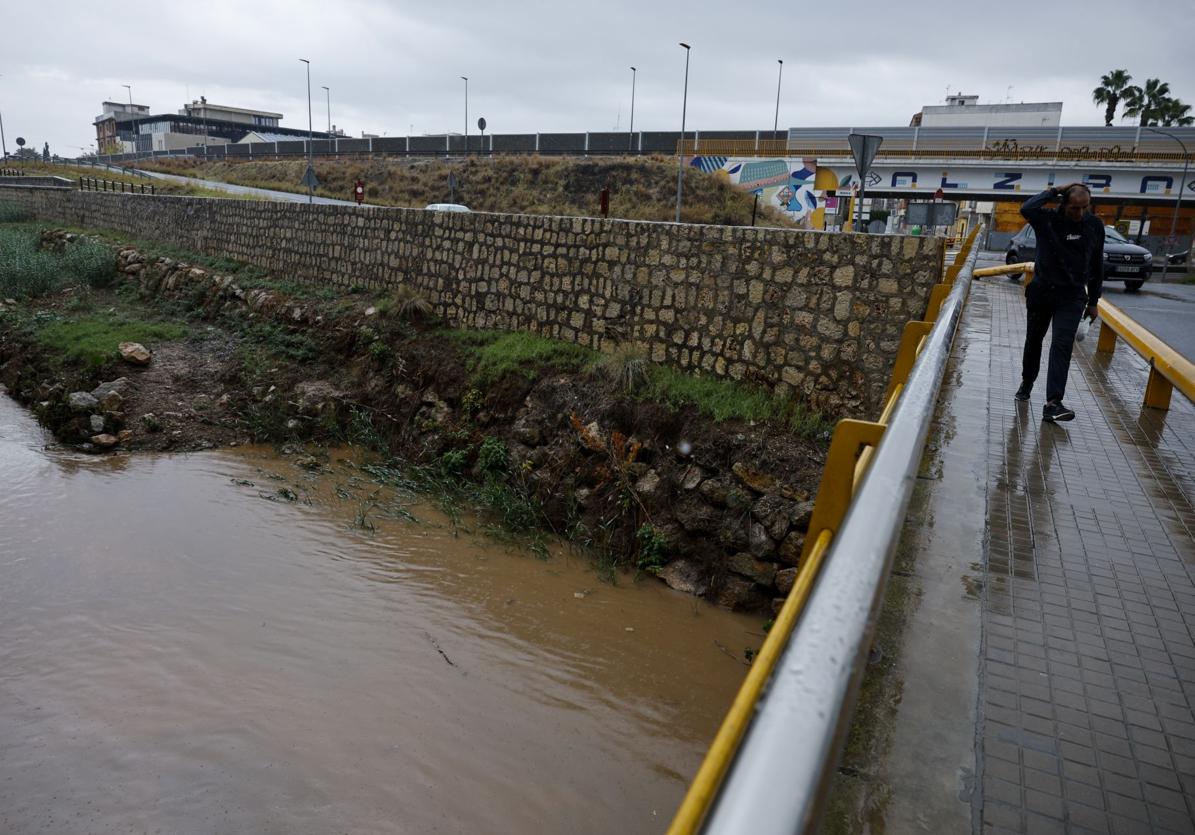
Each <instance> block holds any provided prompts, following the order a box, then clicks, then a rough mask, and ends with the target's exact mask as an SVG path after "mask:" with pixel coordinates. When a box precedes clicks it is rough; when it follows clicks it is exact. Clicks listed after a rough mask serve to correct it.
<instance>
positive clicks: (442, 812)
mask: <svg viewBox="0 0 1195 835" xmlns="http://www.w3.org/2000/svg"><path fill="white" fill-rule="evenodd" d="M51 442H52V439H51V438H50V437H49V436H48V435H45V434H43V433H42V431H41V430H40V429H39V428H38V426H37V424H36V423H35V422H34V420H33V419H32V418H31V417H30V416H29V414H28V413H27V412H25V411H24V410H23V409H21V408H20V407H19V406H18V405H17V404H16V403H15V402H14V401H12V400H11V399H9V398H8V397H7V395H4V394H3V392H2V390H0V474H2V480H3V489H2V491H0V832H3V833H6V835H17V834H18V833H30V832H38V833H42V832H45V833H56V835H57V834H58V833H84V832H86V833H108V832H120V833H125V832H136V833H141V832H149V833H170V835H179V834H180V833H205V834H206V833H321V834H322V833H339V832H346V833H347V832H351V833H395V832H403V833H407V832H409V833H425V832H441V833H450V832H468V833H502V832H510V833H540V832H545V833H552V832H562V833H564V832H567V833H585V832H595V833H596V832H603V833H605V832H617V833H633V832H661V831H663V829H664V828H665V827H666V826H667V824H668V821H669V819H670V817H671V815H672V813H673V811H674V810H675V808H676V805H677V803H678V802H679V800H680V798H681V796H682V795H683V792H684V788H685V785H686V781H687V779H688V777H689V776H690V775H691V774H692V773H693V772H694V771H695V770H696V767H697V765H698V764H699V762H700V759H701V756H702V753H703V751H704V748H705V746H706V744H707V743H708V741H709V739H710V738H711V737H712V736H713V734H714V732H715V730H716V728H717V725H718V723H719V721H720V720H721V717H722V715H723V713H724V711H725V709H726V708H727V706H728V705H729V703H730V700H731V698H732V696H733V694H734V691H735V689H736V687H737V686H738V684H739V682H740V681H741V679H742V677H743V675H744V672H745V670H746V667H745V666H743V665H742V664H741V663H740V662H739V661H738V660H736V659H733V658H731V657H729V656H728V654H727V652H729V653H733V654H735V655H737V656H739V657H740V658H741V657H742V654H743V649H744V648H745V647H752V648H756V647H758V646H759V644H760V642H761V640H762V630H761V623H760V621H759V619H756V618H748V617H743V616H738V615H733V614H730V613H728V612H725V611H721V610H718V609H715V608H713V607H711V606H708V605H706V604H705V603H702V602H700V601H698V600H696V599H693V598H690V597H687V596H684V595H681V594H679V593H676V592H673V591H671V590H669V589H667V588H665V587H664V586H663V585H662V584H660V583H657V582H655V581H650V580H649V581H643V582H639V583H633V582H631V581H630V580H629V579H626V578H620V580H619V582H618V584H617V586H611V585H608V584H605V583H602V582H601V581H600V580H599V579H598V578H597V576H595V574H594V572H593V570H592V569H591V568H590V566H589V564H588V563H587V561H586V560H584V559H583V558H580V557H577V556H572V555H569V554H568V552H567V551H565V550H563V549H557V550H556V551H554V552H553V554H552V556H551V558H550V559H547V560H541V559H537V558H536V557H534V556H532V555H531V554H530V553H528V552H527V551H526V550H524V549H516V548H512V547H509V546H505V545H503V544H501V543H499V542H496V541H495V540H493V539H491V538H487V537H485V536H482V535H480V534H471V533H467V532H462V533H459V535H454V526H453V525H452V523H451V522H450V521H449V520H448V519H447V518H446V517H444V516H443V515H441V514H439V513H437V512H436V511H435V510H434V509H433V508H432V507H431V506H429V505H427V504H418V505H415V506H413V507H411V508H409V509H410V511H411V512H412V513H413V514H414V516H415V517H416V520H415V521H411V520H409V519H403V518H401V516H399V515H396V514H393V513H392V514H391V516H392V517H393V518H383V516H382V515H381V510H380V509H374V510H372V511H371V513H370V515H369V516H368V517H367V519H368V524H372V525H373V526H375V530H374V531H373V532H372V533H370V532H369V531H367V530H364V529H362V528H361V527H359V526H358V525H356V524H355V519H356V516H357V514H358V512H359V511H360V510H361V509H362V508H369V507H371V506H372V505H371V504H370V499H369V497H370V496H371V494H372V493H373V490H374V486H373V485H371V484H369V483H367V482H365V481H364V480H363V479H362V478H361V477H360V476H361V474H360V473H359V472H358V471H357V470H355V469H354V468H353V467H352V466H351V465H349V464H346V463H344V462H343V461H337V460H335V459H336V457H335V456H333V459H334V460H333V462H332V465H331V466H330V467H329V468H328V469H327V470H325V471H324V472H323V473H322V474H318V475H312V474H308V473H305V472H304V471H303V470H301V469H300V468H299V467H297V466H296V463H295V458H294V457H284V456H279V455H276V454H275V453H273V452H272V451H270V450H264V449H251V450H229V451H218V452H206V453H201V454H195V455H186V456H185V455H143V456H134V457H125V456H113V457H84V456H80V455H78V454H75V453H72V452H67V451H63V450H60V449H57V448H55V447H54V446H52V445H51V446H49V447H46V445H47V444H51ZM271 476H273V477H271ZM279 476H280V477H281V480H280V479H279V478H278V477H279ZM248 482H252V483H251V484H250V483H248ZM282 488H286V489H289V490H293V491H294V494H295V495H296V496H297V499H298V500H297V501H293V502H292V501H286V500H279V499H280V497H279V495H278V490H279V489H282ZM269 499H275V500H269ZM374 500H375V501H378V500H380V501H382V502H383V504H385V501H386V496H385V495H382V494H379V495H378V496H375V497H374ZM723 648H725V650H726V652H724V650H723Z"/></svg>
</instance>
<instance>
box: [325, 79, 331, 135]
mask: <svg viewBox="0 0 1195 835" xmlns="http://www.w3.org/2000/svg"><path fill="white" fill-rule="evenodd" d="M324 92H325V93H327V94H328V136H331V135H332V91H331V90H329V89H328V88H327V87H325V88H324Z"/></svg>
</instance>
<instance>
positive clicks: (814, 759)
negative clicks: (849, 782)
mask: <svg viewBox="0 0 1195 835" xmlns="http://www.w3.org/2000/svg"><path fill="white" fill-rule="evenodd" d="M977 254H978V247H974V248H973V249H972V251H971V252H970V253H969V254H968V256H967V258H966V261H965V262H964V263H963V264H961V265H960V268H954V269H958V273H957V276H956V277H955V278H954V281H953V285H952V287H951V290H950V293H949V295H947V296H946V298H945V299H944V300H943V302H942V304H941V308H940V309H939V310H938V312H937V317H936V320H935V323H934V325H933V327H932V328H931V329H930V330H929V333H928V334H926V335H925V338H924V342H923V343H922V348H921V351H920V353H919V354H918V356H917V360H916V362H915V363H914V365H913V368H912V370H911V371H910V372H909V376H908V379H907V381H906V382H905V383H904V386H903V391H901V393H900V397H899V400H898V401H897V403H896V406H895V408H894V409H893V411H892V414H891V416H890V418H889V420H888V422H887V428H886V430H885V431H884V433H883V435H882V437H881V439H880V441H879V444H878V446H877V447H876V448H875V452H874V455H873V456H872V458H871V462H870V466H869V467H868V469H867V472H866V474H865V475H864V476H863V480H862V482H861V484H860V486H859V488H858V491H857V492H856V493H855V495H854V498H853V500H852V501H851V504H850V509H849V510H848V512H847V515H846V517H845V520H844V521H843V524H842V526H841V527H840V528H839V529H838V531H837V533H836V535H835V536H834V539H833V543H832V545H831V546H830V550H829V552H828V554H827V556H826V559H825V563H824V565H823V566H822V568H821V570H820V573H819V575H818V576H817V579H816V581H815V585H814V586H813V589H812V592H811V593H810V596H809V599H808V602H807V603H806V605H805V607H804V609H803V611H802V613H801V615H800V617H799V621H798V622H797V623H796V627H795V629H794V630H793V632H792V635H791V638H790V639H789V641H788V644H787V645H786V646H785V647H784V649H783V650H782V653H781V655H780V656H779V658H778V660H777V662H776V666H775V668H774V670H773V673H772V676H771V679H770V682H769V684H768V686H767V689H766V692H765V693H764V695H763V697H762V698H761V699H760V701H759V702H758V704H757V707H756V711H755V713H754V716H753V718H752V720H751V722H750V725H749V727H748V728H747V730H746V733H745V735H744V736H743V739H742V742H741V743H740V744H739V746H738V748H737V752H736V753H735V755H734V758H733V760H732V761H731V762H730V764H729V767H728V769H727V772H726V774H725V777H724V778H723V779H722V780H721V781H720V784H719V787H718V789H717V791H716V793H715V794H714V796H713V798H712V802H711V804H710V807H709V810H708V812H707V813H706V814H705V815H704V822H703V824H702V827H701V831H703V832H706V833H716V834H717V835H741V834H742V833H748V832H749V833H751V835H792V833H794V832H810V831H813V830H815V829H816V827H817V824H818V821H819V818H820V815H821V812H822V809H823V806H824V803H825V800H826V797H827V794H828V791H829V787H830V785H831V781H832V778H833V775H834V771H835V769H836V767H837V764H838V759H839V756H840V755H841V751H842V746H843V742H844V739H845V736H846V733H847V731H848V730H849V728H850V722H851V716H852V713H853V708H854V700H855V697H856V695H857V693H858V689H859V685H860V682H861V680H862V677H863V673H864V669H865V667H866V663H867V655H868V651H869V649H870V647H871V641H872V635H873V632H874V629H875V624H876V619H877V617H878V614H879V609H880V606H881V603H882V601H883V596H884V588H885V584H886V582H887V578H888V574H889V572H890V570H891V565H892V557H893V554H894V552H895V550H896V545H897V542H898V540H899V539H900V534H901V530H902V528H903V526H904V522H905V512H906V510H907V508H908V504H909V499H910V497H911V495H912V492H913V487H914V484H915V482H916V478H917V471H918V467H919V465H920V462H921V455H922V451H923V449H924V447H925V440H926V436H927V434H928V432H929V427H930V423H931V421H932V419H933V416H934V410H935V408H936V406H937V400H938V392H939V390H940V388H941V384H942V378H943V375H944V372H945V368H946V362H947V360H948V359H949V356H950V349H951V345H952V343H953V341H954V335H955V333H956V332H957V331H958V325H959V320H960V318H961V316H962V312H963V306H964V304H965V302H966V299H967V294H968V292H969V290H970V287H971V276H972V272H973V271H974V268H975V258H976V255H977Z"/></svg>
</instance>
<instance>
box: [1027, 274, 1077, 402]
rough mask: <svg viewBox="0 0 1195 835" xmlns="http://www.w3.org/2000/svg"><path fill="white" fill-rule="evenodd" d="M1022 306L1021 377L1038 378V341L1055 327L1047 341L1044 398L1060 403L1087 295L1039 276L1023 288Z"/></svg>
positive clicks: (1029, 381) (1029, 379) (1039, 348)
mask: <svg viewBox="0 0 1195 835" xmlns="http://www.w3.org/2000/svg"><path fill="white" fill-rule="evenodd" d="M1025 307H1026V310H1027V313H1028V317H1027V318H1028V321H1027V323H1026V327H1025V355H1024V357H1023V358H1022V364H1021V379H1022V380H1024V381H1025V382H1026V383H1028V384H1029V385H1033V381H1034V380H1036V379H1037V372H1038V370H1039V369H1040V368H1041V343H1042V340H1044V339H1045V337H1046V330H1048V329H1049V327H1050V325H1053V326H1054V336H1053V338H1052V339H1051V340H1050V366H1049V369H1048V371H1047V372H1046V400H1047V402H1053V403H1061V402H1062V395H1063V394H1065V393H1066V375H1067V372H1068V371H1069V370H1070V364H1071V349H1072V348H1074V346H1075V331H1076V330H1078V328H1079V320H1080V319H1082V318H1083V311H1084V310H1086V309H1087V297H1086V296H1085V295H1083V291H1082V290H1078V291H1076V289H1075V288H1073V287H1058V286H1054V285H1050V284H1047V283H1046V282H1045V281H1042V280H1040V279H1037V280H1034V281H1031V282H1030V283H1029V286H1028V287H1026V288H1025Z"/></svg>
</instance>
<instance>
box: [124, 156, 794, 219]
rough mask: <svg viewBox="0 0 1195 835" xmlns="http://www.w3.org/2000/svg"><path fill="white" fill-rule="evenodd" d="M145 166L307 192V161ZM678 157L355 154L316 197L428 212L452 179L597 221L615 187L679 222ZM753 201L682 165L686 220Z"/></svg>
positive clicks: (635, 213)
mask: <svg viewBox="0 0 1195 835" xmlns="http://www.w3.org/2000/svg"><path fill="white" fill-rule="evenodd" d="M137 165H138V167H141V168H145V169H147V170H153V171H162V172H166V173H169V174H182V175H184V176H188V177H200V178H203V179H207V180H221V181H223V182H228V183H237V184H239V185H246V186H257V187H259V188H269V189H276V190H280V191H295V192H302V191H305V189H304V188H303V186H301V185H300V183H299V181H300V179H301V178H302V176H303V172H304V170H306V166H307V161H306V160H303V159H296V160H285V161H278V162H258V161H253V162H248V161H245V162H240V161H219V162H215V161H212V162H206V163H205V162H202V161H199V160H195V159H192V158H190V157H185V158H179V157H176V158H159V159H155V160H145V161H143V162H140V163H137ZM676 165H677V163H676V160H675V159H671V158H667V157H637V158H628V159H623V158H614V157H594V158H586V159H580V158H576V157H524V156H497V157H479V158H469V159H459V158H457V159H440V158H414V159H407V158H394V157H391V158H370V159H366V158H352V159H340V160H334V159H319V158H317V159H316V160H315V173H316V176H317V177H318V178H319V181H320V188H319V189H317V191H316V193H317V194H319V195H321V196H324V197H336V198H341V199H346V200H347V199H351V198H352V189H353V183H354V182H355V181H356V180H357V179H358V178H360V179H362V180H364V181H365V184H366V185H365V194H366V202H369V203H375V204H380V205H385V206H403V207H408V208H420V209H421V208H423V207H424V206H426V205H427V204H428V203H446V202H449V189H448V175H449V173H450V172H451V173H452V174H454V175H455V176H456V181H457V188H456V195H455V200H456V202H458V203H464V204H465V205H467V206H469V207H470V208H471V209H474V210H476V211H483V212H514V213H522V214H539V215H572V216H591V217H592V216H597V215H598V214H599V211H598V199H599V198H598V194H599V192H600V191H601V189H602V186H604V185H608V186H609V187H610V216H611V217H612V218H626V219H632V220H662V221H668V220H674V219H675V218H676ZM753 199H754V198H753V196H752V195H751V194H747V193H745V192H742V191H739V190H737V189H735V188H734V187H733V186H731V185H730V183H728V182H727V181H726V180H725V179H722V178H719V177H717V176H714V175H712V174H706V173H704V172H702V171H699V170H697V169H696V168H686V169H685V194H684V201H683V205H682V210H681V218H682V220H684V221H685V222H686V223H711V224H721V225H728V226H749V225H750V224H751V207H752V202H753ZM756 224H757V225H759V226H790V225H792V224H790V223H789V221H788V219H787V218H786V217H785V216H784V215H783V214H782V213H780V212H777V211H775V210H773V209H770V208H768V207H764V206H761V207H760V209H759V216H758V218H757V220H756Z"/></svg>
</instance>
